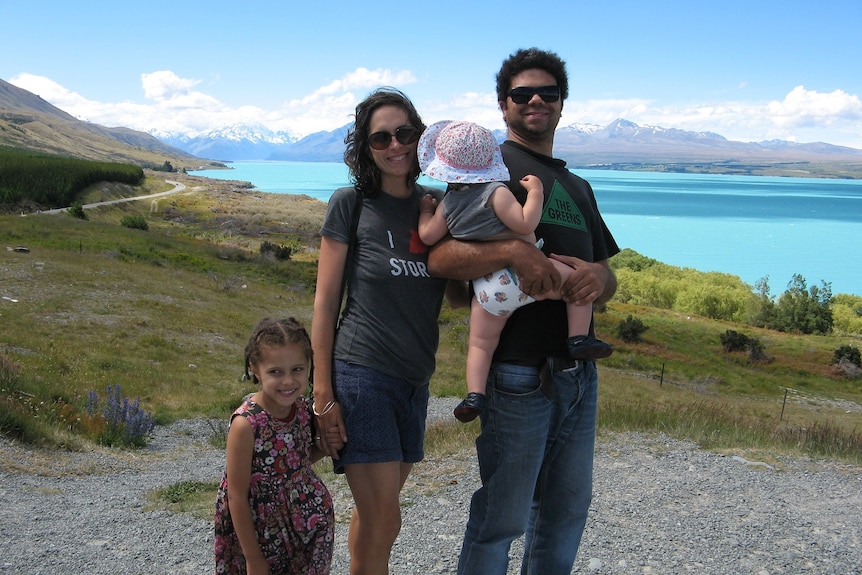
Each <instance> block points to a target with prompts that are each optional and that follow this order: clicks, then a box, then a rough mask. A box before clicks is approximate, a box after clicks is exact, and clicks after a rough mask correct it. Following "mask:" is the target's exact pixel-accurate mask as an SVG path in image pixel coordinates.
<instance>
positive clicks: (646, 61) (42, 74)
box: [0, 0, 862, 149]
mask: <svg viewBox="0 0 862 575" xmlns="http://www.w3.org/2000/svg"><path fill="white" fill-rule="evenodd" d="M0 14H2V19H3V24H2V32H0V78H2V79H4V80H6V81H8V82H11V83H13V84H15V85H17V86H19V87H21V88H24V89H26V90H29V91H31V92H34V93H36V94H39V95H40V96H42V97H43V98H44V99H45V100H47V101H49V102H51V103H52V104H54V105H55V106H58V107H59V108H61V109H63V110H65V111H66V112H69V113H70V114H72V115H74V116H76V117H79V118H81V119H85V120H89V121H92V122H96V123H100V124H104V125H108V126H118V125H122V126H128V127H131V128H135V129H139V130H145V131H149V132H153V133H163V132H174V133H187V134H198V133H201V132H205V131H208V130H210V129H215V128H220V127H223V126H229V125H232V124H260V125H262V126H265V127H267V128H269V129H272V130H285V131H291V132H293V133H295V134H297V135H306V134H309V133H312V132H316V131H320V130H332V129H335V128H337V127H340V126H342V125H344V124H347V123H349V122H350V121H351V114H352V112H353V109H354V107H355V105H356V102H357V101H359V100H361V99H362V98H363V97H364V96H365V95H366V94H367V93H368V92H369V91H370V90H371V89H373V88H374V87H376V86H379V85H383V84H386V85H394V86H397V87H398V88H401V89H402V90H404V91H405V92H406V93H407V94H408V95H409V96H410V97H411V99H413V101H414V102H415V104H416V105H417V108H418V109H419V111H420V113H421V114H422V116H423V119H424V120H425V122H426V123H428V124H430V123H431V122H434V121H437V120H442V119H469V120H473V121H476V122H479V123H481V124H483V125H485V126H487V127H489V128H502V127H503V123H502V118H501V116H500V113H499V111H498V109H497V104H496V97H495V96H494V74H495V73H496V71H497V70H498V68H499V66H500V63H501V62H502V60H503V59H504V58H505V57H506V56H507V55H509V54H510V53H511V52H513V51H514V50H516V49H518V48H521V47H530V46H538V47H540V48H545V49H549V50H553V51H555V52H557V53H558V54H559V55H560V56H561V57H562V58H563V59H564V60H566V62H567V64H568V69H569V82H570V95H569V99H568V100H567V101H566V103H565V106H564V109H563V119H562V122H561V125H569V124H573V123H590V124H598V125H601V126H604V125H606V124H608V123H610V122H611V121H613V120H614V119H616V118H625V119H628V120H631V121H633V122H636V123H638V124H641V125H650V126H661V127H665V128H679V129H685V130H694V131H712V132H716V133H718V134H721V135H723V136H725V137H727V138H729V139H733V140H741V141H759V140H767V139H773V138H778V139H786V140H791V141H797V142H813V141H824V142H829V143H833V144H840V145H847V146H852V147H855V148H860V149H862V34H860V33H859V25H860V23H862V2H860V1H859V0H821V1H819V2H813V1H810V0H809V1H804V2H803V1H797V0H783V1H776V0H748V1H744V2H743V1H739V0H723V1H721V2H717V1H715V2H700V1H697V0H681V1H677V0H655V1H653V2H634V1H632V0H624V1H622V0H604V1H601V2H597V1H591V2H584V1H580V0H546V1H544V2H528V1H527V0H521V1H510V0H497V1H496V2H489V3H485V2H481V3H480V2H469V1H465V0H460V1H450V0H440V1H437V2H433V3H422V2H410V1H407V0H400V1H398V2H393V1H390V0H382V1H368V2H356V1H344V2H341V1H326V0H318V1H317V2H296V1H294V0H280V1H278V2H275V1H272V2H266V1H260V0H246V1H245V2H242V3H236V2H232V3H227V2H219V1H218V0H210V1H208V2H202V1H197V0H194V1H183V0H173V1H171V2H167V1H162V0H152V1H149V2H146V3H140V2H117V1H116V0H112V1H110V2H107V1H103V0H92V1H81V0H77V1H75V0H61V1H55V0H40V1H38V2H24V1H21V0H0Z"/></svg>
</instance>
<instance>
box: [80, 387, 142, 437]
mask: <svg viewBox="0 0 862 575" xmlns="http://www.w3.org/2000/svg"><path fill="white" fill-rule="evenodd" d="M99 404H100V401H99V396H98V394H97V393H96V392H95V391H90V393H89V395H88V397H87V413H88V414H89V415H90V416H91V417H94V418H99V417H100V416H101V421H100V423H102V424H103V425H102V426H101V427H100V428H99V430H98V432H97V438H98V440H99V442H100V443H103V444H104V445H125V446H128V447H143V446H144V445H146V444H147V437H148V436H149V435H150V433H151V432H152V431H153V428H154V427H155V426H156V422H155V421H154V420H153V417H152V415H150V414H149V413H147V412H146V411H144V410H143V409H141V407H140V404H139V403H138V400H137V399H136V400H135V401H133V402H129V398H128V397H126V398H122V392H121V391H120V384H119V383H118V384H117V385H114V386H110V385H109V386H108V389H107V393H106V395H105V404H104V406H103V407H102V409H101V414H99Z"/></svg>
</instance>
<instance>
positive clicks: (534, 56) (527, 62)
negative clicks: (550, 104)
mask: <svg viewBox="0 0 862 575" xmlns="http://www.w3.org/2000/svg"><path fill="white" fill-rule="evenodd" d="M537 69H538V70H544V71H545V72H547V73H548V74H550V75H551V76H553V77H554V78H555V79H556V80H557V86H559V87H560V98H561V99H562V100H565V99H566V98H568V97H569V75H568V74H567V73H566V63H565V62H564V61H563V60H562V59H561V58H560V57H559V56H557V54H556V53H554V52H549V51H547V50H539V49H538V48H527V49H520V50H518V51H517V52H515V53H514V54H512V55H510V56H509V57H508V58H506V59H505V60H504V61H503V65H502V66H501V67H500V71H499V72H497V101H499V102H503V101H505V100H506V98H508V96H509V90H510V89H511V88H512V85H511V84H512V77H513V76H517V75H518V74H520V73H521V72H523V71H524V70H537Z"/></svg>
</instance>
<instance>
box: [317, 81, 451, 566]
mask: <svg viewBox="0 0 862 575" xmlns="http://www.w3.org/2000/svg"><path fill="white" fill-rule="evenodd" d="M424 129H425V125H424V124H423V123H422V120H421V118H420V117H419V114H418V113H417V112H416V109H415V108H414V107H413V104H412V103H411V102H410V100H408V99H407V97H406V96H404V94H402V93H401V92H399V91H397V90H395V89H392V88H382V89H379V90H377V91H375V92H373V93H372V94H370V95H369V96H368V97H367V98H365V100H363V101H362V102H360V103H359V105H357V106H356V119H355V122H354V125H353V127H352V128H351V129H350V130H349V131H348V133H347V137H346V138H345V144H347V149H346V151H345V153H344V161H345V163H346V164H347V166H348V167H349V169H350V176H351V181H352V182H353V184H354V186H353V187H350V188H341V189H339V190H336V191H335V193H334V194H333V195H332V197H331V198H330V201H329V208H328V211H327V215H326V219H325V220H324V224H323V227H322V229H321V235H322V236H323V237H322V239H321V245H320V259H319V263H318V271H317V291H316V294H315V299H314V318H313V320H312V324H311V326H312V328H311V330H312V338H311V339H312V347H313V349H314V360H315V361H314V412H315V416H317V418H318V424H319V425H318V429H327V430H328V429H330V428H332V427H333V426H337V428H338V429H339V430H340V431H341V433H342V436H341V439H342V440H343V441H344V442H345V443H344V448H343V449H342V450H340V451H336V449H337V446H331V445H329V444H328V443H326V442H325V441H324V445H323V448H324V450H325V451H326V453H327V454H328V455H330V456H332V458H333V463H334V466H335V471H336V473H342V472H343V473H345V474H346V476H347V483H348V485H349V486H350V491H351V493H352V494H353V499H354V503H355V506H354V509H353V515H352V517H351V520H350V530H349V535H348V547H349V549H350V558H351V559H350V573H351V574H352V575H358V574H375V575H377V574H385V573H388V565H389V555H390V552H391V549H392V545H393V543H394V542H395V538H396V537H397V536H398V532H399V531H400V529H401V509H400V506H399V494H400V492H401V488H402V486H403V485H404V482H405V481H406V480H407V476H408V474H409V473H410V470H411V468H412V466H413V464H414V463H415V462H417V461H420V460H421V459H422V457H423V447H422V444H423V441H424V436H425V416H426V413H427V408H428V381H429V379H430V378H431V374H432V373H433V372H434V356H435V353H436V350H437V341H438V330H437V316H438V314H439V312H440V306H441V303H442V298H443V295H444V290H445V288H446V280H443V279H439V278H432V277H431V276H430V274H429V273H428V266H427V261H428V248H427V246H425V245H424V244H423V243H422V242H421V241H420V240H419V236H418V233H417V224H418V219H419V201H420V199H421V198H422V196H423V195H425V194H428V193H431V194H434V195H435V196H436V197H437V198H438V199H440V196H441V191H440V190H437V189H434V188H424V187H422V186H419V185H418V184H417V183H416V180H417V178H418V177H419V163H418V161H417V158H416V142H417V141H418V140H419V136H420V135H421V133H422V131H423V130H424ZM357 194H359V195H358V196H357ZM357 199H359V201H357ZM357 218H358V220H357ZM354 230H355V231H354ZM345 277H346V283H347V302H346V304H345V307H344V311H343V312H342V313H341V317H340V318H339V310H340V308H341V293H342V288H343V284H342V281H343V279H344V278H345ZM455 285H457V284H455ZM462 285H463V284H462ZM464 293H465V294H466V290H465V291H464ZM463 297H464V298H465V299H466V296H463ZM336 322H337V323H338V329H337V330H336Z"/></svg>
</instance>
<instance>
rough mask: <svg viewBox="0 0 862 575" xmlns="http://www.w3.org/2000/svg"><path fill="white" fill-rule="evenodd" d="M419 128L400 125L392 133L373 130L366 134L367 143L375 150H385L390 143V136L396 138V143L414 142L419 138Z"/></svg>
mask: <svg viewBox="0 0 862 575" xmlns="http://www.w3.org/2000/svg"><path fill="white" fill-rule="evenodd" d="M419 135H420V134H419V130H417V129H416V128H414V127H413V126H406V125H405V126H400V127H399V128H397V129H396V130H395V133H394V134H390V133H389V132H374V133H373V134H371V135H370V136H368V144H369V145H370V146H371V147H372V148H374V149H375V150H385V149H386V148H388V147H389V144H391V143H392V138H395V139H396V140H398V143H400V144H404V145H405V146H406V145H408V144H415V143H416V140H418V139H419Z"/></svg>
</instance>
